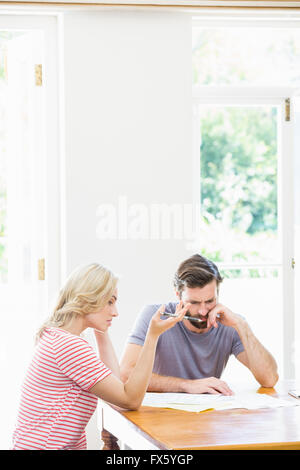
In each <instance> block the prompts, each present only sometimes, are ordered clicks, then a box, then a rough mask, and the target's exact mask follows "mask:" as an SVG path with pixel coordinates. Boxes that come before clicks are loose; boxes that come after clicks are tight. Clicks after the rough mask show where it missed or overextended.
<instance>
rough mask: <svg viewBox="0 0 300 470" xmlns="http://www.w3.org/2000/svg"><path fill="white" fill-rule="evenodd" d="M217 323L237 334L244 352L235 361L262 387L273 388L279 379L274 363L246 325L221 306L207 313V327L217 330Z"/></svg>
mask: <svg viewBox="0 0 300 470" xmlns="http://www.w3.org/2000/svg"><path fill="white" fill-rule="evenodd" d="M217 316H218V318H217ZM218 322H220V323H222V324H223V325H225V326H231V327H233V328H234V329H235V330H236V331H237V333H238V334H239V337H240V339H241V342H242V344H243V346H244V349H245V350H244V351H243V352H241V353H240V354H238V355H237V356H236V357H237V359H238V360H239V361H240V362H241V363H242V364H244V365H245V366H246V367H248V369H250V371H251V372H252V374H253V375H254V377H255V379H256V380H257V381H258V382H259V383H260V385H261V386H262V387H274V385H275V384H276V382H277V380H278V378H279V376H278V373H277V364H276V361H275V359H274V358H273V356H272V355H271V354H270V353H269V351H267V349H266V348H265V347H264V346H263V345H262V344H261V343H260V342H259V341H258V339H257V338H256V337H255V335H254V334H253V332H252V331H251V329H250V327H249V325H248V323H247V322H246V321H245V320H244V319H243V318H242V317H241V316H240V315H237V314H235V313H233V312H232V311H231V310H230V309H228V308H227V307H225V306H224V305H221V304H218V305H216V306H215V307H214V308H213V309H212V310H211V311H210V312H209V320H208V326H213V327H215V328H217V327H218Z"/></svg>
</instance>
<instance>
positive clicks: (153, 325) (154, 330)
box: [148, 300, 191, 336]
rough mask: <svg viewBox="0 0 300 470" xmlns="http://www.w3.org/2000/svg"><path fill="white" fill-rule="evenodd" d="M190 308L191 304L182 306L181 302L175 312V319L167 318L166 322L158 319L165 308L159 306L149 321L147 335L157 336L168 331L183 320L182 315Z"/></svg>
mask: <svg viewBox="0 0 300 470" xmlns="http://www.w3.org/2000/svg"><path fill="white" fill-rule="evenodd" d="M190 307H191V304H189V303H187V304H186V305H185V306H183V301H182V300H181V301H180V302H179V304H178V305H177V307H176V310H175V315H176V317H167V318H166V320H161V318H160V317H161V316H162V315H163V313H164V311H165V306H164V305H161V306H160V308H159V309H158V310H157V311H156V312H155V314H154V315H153V317H152V319H151V322H150V324H149V330H148V331H149V333H150V334H151V335H155V336H159V335H161V334H162V333H164V332H165V331H167V330H169V329H170V328H172V327H173V326H175V325H176V323H178V322H179V321H182V320H183V317H184V315H185V314H186V313H187V311H188V309H189V308H190Z"/></svg>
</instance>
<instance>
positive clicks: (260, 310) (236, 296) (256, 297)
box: [219, 269, 283, 381]
mask: <svg viewBox="0 0 300 470" xmlns="http://www.w3.org/2000/svg"><path fill="white" fill-rule="evenodd" d="M232 271H233V272H232ZM234 271H235V270H227V276H226V277H225V278H224V279H223V282H222V283H221V285H220V297H219V300H220V303H222V304H224V305H226V306H227V307H229V308H230V309H231V310H232V311H233V312H235V313H238V314H240V315H242V316H243V317H244V318H245V319H246V321H247V323H248V324H249V325H250V328H251V329H252V331H253V333H254V334H255V335H256V337H257V338H258V339H259V341H260V342H261V343H262V344H263V345H264V346H265V347H266V348H267V349H268V350H269V351H270V352H271V354H272V355H273V356H274V357H275V358H276V362H277V364H278V368H279V374H282V367H283V315H282V310H283V309H282V306H283V297H282V269H277V270H270V269H269V273H268V270H267V269H266V270H265V275H264V276H262V277H258V278H253V277H249V276H248V271H249V270H248V269H244V270H241V275H240V279H237V278H236V276H235V272H234ZM221 274H222V275H224V271H223V272H222V270H221ZM268 274H270V276H268ZM272 274H273V275H272ZM271 331H272V334H270V332H271ZM236 362H237V361H236V360H233V361H232V363H233V364H235V363H236ZM233 364H231V365H230V368H228V377H230V380H233V381H234V380H235V379H237V380H239V379H242V375H241V374H247V371H246V370H245V369H246V368H245V367H242V366H241V367H238V366H237V364H235V365H236V368H235V369H234V370H236V372H237V375H236V376H235V375H234V370H233V369H232V365H233Z"/></svg>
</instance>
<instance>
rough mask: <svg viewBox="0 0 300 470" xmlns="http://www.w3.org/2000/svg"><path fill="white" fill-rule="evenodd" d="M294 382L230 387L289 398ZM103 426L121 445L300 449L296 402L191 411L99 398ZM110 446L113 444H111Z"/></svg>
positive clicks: (299, 418)
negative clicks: (128, 407) (132, 406)
mask: <svg viewBox="0 0 300 470" xmlns="http://www.w3.org/2000/svg"><path fill="white" fill-rule="evenodd" d="M231 385H232V384H231ZM295 386H296V384H295V382H294V381H281V382H279V383H278V385H276V386H275V388H274V389H270V388H262V387H261V388H259V387H258V386H257V385H256V386H255V384H254V385H253V386H250V387H245V386H243V388H241V387H240V386H239V387H238V389H237V388H234V387H233V386H232V389H233V390H235V391H238V390H241V389H243V390H245V391H246V390H247V391H250V390H255V391H257V392H258V393H267V394H270V395H274V396H278V397H282V398H288V399H292V398H291V397H290V396H289V395H288V393H287V392H288V390H290V389H292V388H295ZM298 386H299V384H298ZM102 426H103V429H104V430H106V431H108V433H106V436H109V433H111V434H112V435H113V436H115V437H116V439H119V440H120V441H122V447H121V449H134V450H140V449H146V450H157V449H164V450H170V449H173V450H202V449H203V450H245V449H248V450H249V449H251V450H252V449H253V450H254V449H255V450H257V449H265V450H296V449H297V450H299V449H300V406H293V407H287V408H284V407H281V408H273V409H270V408H266V409H259V410H245V409H232V410H223V411H214V410H211V411H205V412H202V413H191V412H186V411H181V410H173V409H166V408H154V407H148V406H145V407H141V408H140V409H139V410H138V411H125V410H122V409H120V408H118V407H116V406H113V405H110V404H107V403H103V405H102ZM104 434H105V432H104ZM113 448H114V449H116V448H117V447H116V446H115V444H114V447H113ZM106 449H109V445H108V446H107V447H106Z"/></svg>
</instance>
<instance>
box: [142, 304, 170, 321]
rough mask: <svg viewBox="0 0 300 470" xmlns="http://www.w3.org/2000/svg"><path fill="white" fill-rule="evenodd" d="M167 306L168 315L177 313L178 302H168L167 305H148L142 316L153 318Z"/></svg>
mask: <svg viewBox="0 0 300 470" xmlns="http://www.w3.org/2000/svg"><path fill="white" fill-rule="evenodd" d="M162 305H164V306H165V312H167V313H175V310H176V305H177V302H167V303H163V302H162V303H160V304H147V305H145V306H144V308H143V309H142V311H141V315H142V316H145V317H146V316H149V317H152V316H153V315H154V314H155V312H156V311H157V310H158V309H159V308H160V307H161V306H162Z"/></svg>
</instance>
